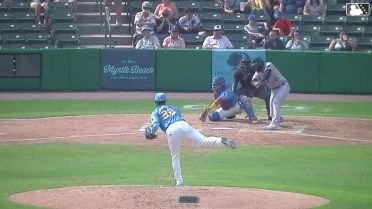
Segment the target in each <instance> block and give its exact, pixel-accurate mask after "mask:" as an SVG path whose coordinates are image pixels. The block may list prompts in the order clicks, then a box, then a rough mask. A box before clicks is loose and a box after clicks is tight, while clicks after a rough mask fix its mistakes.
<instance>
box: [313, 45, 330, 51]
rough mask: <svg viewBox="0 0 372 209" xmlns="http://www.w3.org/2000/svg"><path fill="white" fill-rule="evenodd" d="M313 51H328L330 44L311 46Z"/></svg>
mask: <svg viewBox="0 0 372 209" xmlns="http://www.w3.org/2000/svg"><path fill="white" fill-rule="evenodd" d="M309 49H310V50H311V51H328V46H315V47H310V48H309Z"/></svg>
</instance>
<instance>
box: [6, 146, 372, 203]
mask: <svg viewBox="0 0 372 209" xmlns="http://www.w3.org/2000/svg"><path fill="white" fill-rule="evenodd" d="M0 158H1V159H2V160H1V166H0V185H1V189H0V208H17V209H18V208H30V207H27V206H20V205H16V204H15V203H12V202H10V201H8V200H7V197H8V196H9V195H10V194H12V193H17V192H21V191H28V190H35V189H43V188H54V187H65V186H74V185H97V184H105V185H106V184H150V185H151V184H155V185H173V184H174V181H173V179H172V171H171V169H170V166H171V165H170V161H169V158H170V156H169V151H168V150H167V149H166V148H165V147H164V149H159V148H154V147H152V146H146V145H143V146H129V145H98V144H73V143H50V144H33V145H6V146H0ZM370 162H372V147H369V146H350V147H347V146H340V147H251V146H248V147H238V149H237V150H226V149H225V148H222V147H221V148H216V152H210V153H208V152H192V151H190V150H188V149H184V150H183V153H182V166H183V175H184V177H185V183H186V184H187V185H221V186H236V187H254V188H265V189H274V190H284V191H293V192H300V193H307V194H314V195H318V196H322V197H325V198H327V199H329V200H330V204H329V205H327V206H324V207H321V208H332V209H333V208H335V209H336V208H337V209H340V208H358V209H364V208H365V209H367V208H370V206H371V204H372V192H371V191H372V181H371V176H372V167H371V166H370V165H371V163H370Z"/></svg>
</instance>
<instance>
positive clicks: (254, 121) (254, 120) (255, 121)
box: [250, 119, 258, 124]
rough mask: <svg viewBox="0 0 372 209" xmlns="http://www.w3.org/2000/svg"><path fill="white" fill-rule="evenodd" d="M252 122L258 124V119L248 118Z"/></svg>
mask: <svg viewBox="0 0 372 209" xmlns="http://www.w3.org/2000/svg"><path fill="white" fill-rule="evenodd" d="M250 121H251V123H252V124H258V120H257V119H253V120H250Z"/></svg>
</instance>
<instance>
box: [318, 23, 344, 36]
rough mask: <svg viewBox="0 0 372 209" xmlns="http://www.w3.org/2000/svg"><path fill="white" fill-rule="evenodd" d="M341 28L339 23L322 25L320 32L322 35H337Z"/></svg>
mask: <svg viewBox="0 0 372 209" xmlns="http://www.w3.org/2000/svg"><path fill="white" fill-rule="evenodd" d="M342 29H343V26H339V25H323V26H322V28H321V30H320V34H321V35H322V36H338V34H339V33H340V31H341V30H342Z"/></svg>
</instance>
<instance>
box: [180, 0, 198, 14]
mask: <svg viewBox="0 0 372 209" xmlns="http://www.w3.org/2000/svg"><path fill="white" fill-rule="evenodd" d="M174 3H175V4H176V5H177V8H178V12H184V11H185V9H186V8H190V9H193V10H194V12H199V10H200V5H199V2H196V1H175V2H174Z"/></svg>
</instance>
